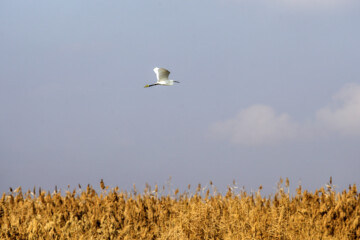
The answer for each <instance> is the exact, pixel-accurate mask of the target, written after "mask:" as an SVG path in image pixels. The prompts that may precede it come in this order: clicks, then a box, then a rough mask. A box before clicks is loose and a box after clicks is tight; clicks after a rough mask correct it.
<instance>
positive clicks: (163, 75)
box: [145, 67, 179, 88]
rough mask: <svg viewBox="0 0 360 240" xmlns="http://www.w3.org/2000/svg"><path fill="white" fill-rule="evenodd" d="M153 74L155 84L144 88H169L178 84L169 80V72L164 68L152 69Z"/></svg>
mask: <svg viewBox="0 0 360 240" xmlns="http://www.w3.org/2000/svg"><path fill="white" fill-rule="evenodd" d="M154 72H155V74H156V78H157V82H156V83H154V84H150V85H145V87H146V88H147V87H153V86H156V85H163V86H171V85H174V83H179V82H178V81H174V80H169V75H170V72H169V71H168V70H167V69H165V68H158V67H156V68H154Z"/></svg>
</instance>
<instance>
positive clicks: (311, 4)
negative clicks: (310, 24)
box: [274, 0, 354, 8]
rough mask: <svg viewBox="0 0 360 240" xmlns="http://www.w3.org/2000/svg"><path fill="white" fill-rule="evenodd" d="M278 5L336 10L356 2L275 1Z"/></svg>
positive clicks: (321, 0) (322, 0)
mask: <svg viewBox="0 0 360 240" xmlns="http://www.w3.org/2000/svg"><path fill="white" fill-rule="evenodd" d="M274 1H275V2H277V3H280V4H283V5H286V6H289V7H306V8H309V7H310V8H319V7H321V8H324V7H325V8H334V7H339V6H346V5H349V4H351V3H352V2H354V1H353V0H274Z"/></svg>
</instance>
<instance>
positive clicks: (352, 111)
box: [316, 84, 360, 136]
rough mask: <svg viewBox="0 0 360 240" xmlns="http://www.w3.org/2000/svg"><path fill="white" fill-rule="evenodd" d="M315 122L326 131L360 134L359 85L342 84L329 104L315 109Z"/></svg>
mask: <svg viewBox="0 0 360 240" xmlns="http://www.w3.org/2000/svg"><path fill="white" fill-rule="evenodd" d="M316 122H317V123H318V124H321V125H323V126H324V127H325V128H326V129H327V130H328V131H333V132H337V133H339V134H341V135H345V136H346V135H355V136H360V85H358V84H348V85H346V86H344V87H343V88H342V89H341V90H340V91H339V92H338V93H337V94H336V95H334V97H333V103H332V104H331V105H329V106H326V107H324V108H321V109H320V110H318V111H317V113H316Z"/></svg>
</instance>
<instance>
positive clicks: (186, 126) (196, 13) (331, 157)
mask: <svg viewBox="0 0 360 240" xmlns="http://www.w3.org/2000/svg"><path fill="white" fill-rule="evenodd" d="M359 22H360V3H358V2H357V1H352V0H346V1H340V0H329V1H325V0H316V1H310V0H302V1H301V0H291V1H282V0H271V1H265V0H259V1H250V0H225V1H219V0H210V1H203V0H199V1H153V0H149V1H139V0H136V1H134V0H131V1H130V0H129V1H127V0H125V1H107V2H100V1H76V2H71V1H51V2H48V1H36V2H27V1H16V2H15V1H1V3H0V23H1V24H0V33H1V38H0V52H1V54H0V110H1V114H0V161H1V162H0V163H1V166H3V167H2V169H3V170H2V173H1V174H0V190H1V191H2V192H4V191H8V188H9V187H13V188H16V187H18V186H22V187H23V189H24V188H25V189H28V188H31V189H32V188H33V186H34V185H35V186H37V187H38V186H41V187H42V188H45V189H49V190H51V189H53V188H54V186H55V185H57V186H58V187H61V188H65V187H66V186H67V185H68V184H70V186H74V187H75V186H77V184H78V183H80V184H82V185H86V184H88V183H90V184H92V185H94V186H98V183H99V181H100V179H101V178H103V179H104V180H105V183H106V184H108V185H110V186H119V187H120V188H121V189H131V188H132V185H133V183H136V184H137V185H138V186H139V187H142V186H144V185H145V183H146V182H147V183H149V184H150V185H152V186H154V185H155V184H159V185H164V184H166V181H167V179H168V178H169V177H172V180H171V181H172V184H173V187H180V188H184V189H185V188H186V187H187V185H188V184H191V185H193V186H195V185H197V184H198V183H202V184H203V185H206V184H207V183H208V182H209V181H210V180H212V181H213V182H214V184H215V185H216V186H218V188H219V189H223V190H225V189H226V186H227V185H230V184H232V181H233V180H236V182H237V184H238V185H239V186H245V188H246V189H247V190H249V191H250V190H252V189H257V187H258V186H259V185H260V184H262V185H263V187H264V190H263V191H264V192H266V193H272V192H274V191H275V189H276V184H277V182H278V180H279V178H280V177H283V178H286V177H289V179H290V184H291V186H292V187H293V188H295V187H296V186H297V185H298V184H299V183H301V184H302V185H303V186H304V187H305V188H307V189H310V190H313V189H315V188H319V187H321V186H323V185H324V184H325V183H326V182H328V180H329V178H330V176H332V177H333V182H334V184H335V185H337V186H338V190H343V189H344V188H346V187H347V186H348V185H349V184H353V183H357V184H359V183H360V177H359V174H357V172H358V170H359V169H360V158H359V156H360V149H359V146H360V78H359V76H360V68H359V62H360V47H359V42H360V29H359V27H358V23H359ZM154 67H165V68H167V69H169V70H170V71H171V74H170V77H171V79H174V80H177V81H180V82H181V83H180V84H177V85H175V86H172V87H162V86H157V87H153V88H147V89H146V88H143V86H144V85H145V84H149V83H153V82H154V81H155V74H154V72H153V68H154Z"/></svg>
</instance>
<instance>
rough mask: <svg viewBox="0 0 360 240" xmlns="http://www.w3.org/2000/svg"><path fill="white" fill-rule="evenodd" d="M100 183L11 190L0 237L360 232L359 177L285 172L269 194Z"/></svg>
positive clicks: (1, 204)
mask: <svg viewBox="0 0 360 240" xmlns="http://www.w3.org/2000/svg"><path fill="white" fill-rule="evenodd" d="M100 185H101V190H100V191H99V193H97V192H96V191H95V190H94V188H93V187H91V186H87V188H86V189H84V190H82V189H81V186H79V188H78V189H74V190H73V191H66V192H65V193H61V191H57V189H56V190H55V191H54V192H53V193H50V192H45V191H43V190H41V189H40V190H39V191H38V192H37V193H36V192H35V189H34V190H33V191H27V192H26V193H23V192H22V189H21V188H17V189H16V190H15V191H12V190H11V191H10V192H9V193H3V194H2V197H1V200H0V226H1V231H0V239H360V198H359V193H358V192H357V188H356V185H352V186H349V188H348V189H346V190H344V191H342V192H336V191H334V190H333V187H332V185H331V184H330V185H328V186H327V187H326V186H325V187H322V188H320V189H318V190H316V191H315V192H309V191H307V190H302V188H301V186H299V187H298V188H297V189H296V194H293V195H291V194H290V193H289V191H287V190H286V189H287V188H288V187H289V182H288V180H287V181H286V183H285V185H286V186H285V187H282V180H281V182H280V183H279V187H278V190H277V192H276V193H275V194H274V195H272V196H267V197H262V196H261V187H260V188H259V190H258V191H257V192H255V193H251V194H249V193H247V192H246V191H243V190H237V189H236V188H234V187H229V189H228V191H227V193H226V194H219V193H217V191H216V189H215V188H214V186H213V185H212V184H210V186H209V187H207V188H201V186H200V185H199V186H198V188H197V190H196V191H194V192H193V193H190V190H188V191H185V192H183V193H180V192H179V190H178V189H176V190H174V191H173V192H172V193H171V194H170V193H169V194H164V193H161V191H160V192H159V189H158V187H157V186H155V189H154V190H153V191H152V190H151V188H150V186H147V187H146V189H145V191H144V192H142V193H140V194H139V193H137V192H136V188H135V187H134V190H132V191H131V192H126V191H119V188H118V187H116V188H114V189H109V187H107V186H105V184H104V182H103V181H101V184H100ZM286 187H287V188H286Z"/></svg>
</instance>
